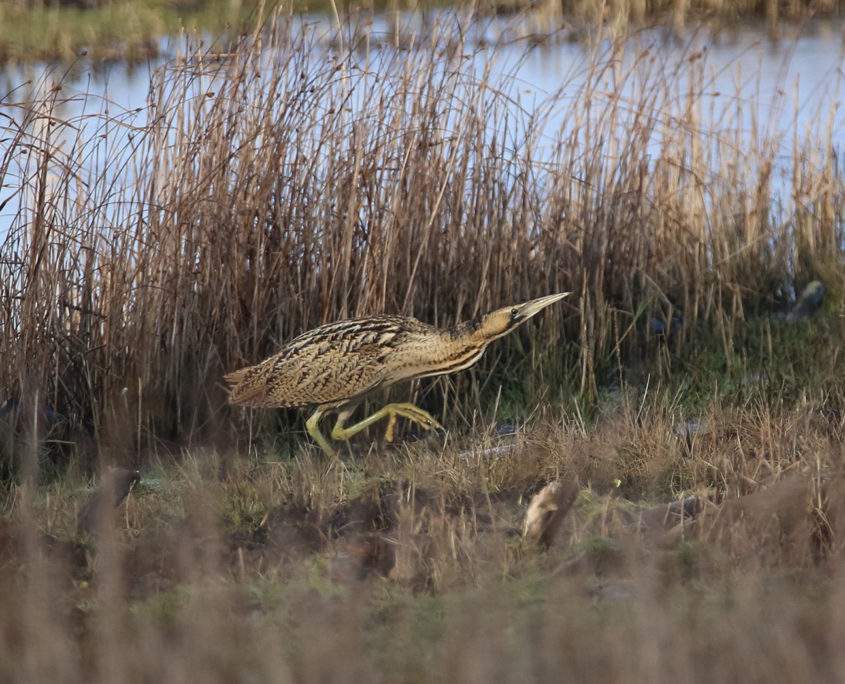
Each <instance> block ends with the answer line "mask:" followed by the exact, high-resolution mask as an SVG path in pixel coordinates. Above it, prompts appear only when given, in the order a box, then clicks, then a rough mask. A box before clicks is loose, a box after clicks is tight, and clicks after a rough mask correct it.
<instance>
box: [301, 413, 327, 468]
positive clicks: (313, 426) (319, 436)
mask: <svg viewBox="0 0 845 684" xmlns="http://www.w3.org/2000/svg"><path fill="white" fill-rule="evenodd" d="M322 415H323V412H322V411H320V410H319V409H317V410H316V411H314V415H313V416H311V417H310V418H309V419H308V420H306V421H305V429H306V430H308V434H309V435H311V439H313V440H314V441H315V442H317V444H319V445H320V448H322V450H323V451H325V452H326V454H328V455H329V456H334V449H332V448H331V446H330V445H329V443H328V441H327V440H326V438H325V437H323V433H322V432H320V427H319V425H318V424H317V423H318V421H319V420H320V417H321V416H322Z"/></svg>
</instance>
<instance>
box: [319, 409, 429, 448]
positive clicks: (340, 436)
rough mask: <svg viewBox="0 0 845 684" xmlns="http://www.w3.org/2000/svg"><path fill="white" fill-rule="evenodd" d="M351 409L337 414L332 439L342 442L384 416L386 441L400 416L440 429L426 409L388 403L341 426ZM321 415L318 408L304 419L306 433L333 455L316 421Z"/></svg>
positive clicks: (391, 434)
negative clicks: (349, 423)
mask: <svg viewBox="0 0 845 684" xmlns="http://www.w3.org/2000/svg"><path fill="white" fill-rule="evenodd" d="M353 410H355V407H352V408H350V409H344V410H342V411H341V412H340V413H339V414H338V416H337V422H336V423H335V425H334V427H333V428H332V439H334V440H336V441H339V442H344V441H346V440H348V439H349V438H350V437H352V436H353V435H356V434H358V433H359V432H361V430H363V429H365V428H368V427H369V426H370V425H372V424H373V423H375V422H377V421H379V420H381V419H382V418H384V417H388V421H387V429H386V430H385V431H384V438H385V439H386V440H387V441H388V442H392V441H393V431H394V429H395V428H396V419H397V418H398V417H400V416H401V417H402V418H407V419H408V420H410V421H412V422H414V423H416V424H417V425H419V426H420V427H421V428H423V429H425V430H430V429H431V428H438V429H442V426H441V425H440V423H438V422H437V421H436V420H435V419H434V418H433V417H432V415H431V414H430V413H429V412H428V411H423V410H422V409H421V408H418V407H416V406H414V405H413V404H388V405H387V406H385V407H384V408H382V409H380V410H378V411H376V412H375V413H374V414H372V415H371V416H367V417H366V418H364V420H362V421H360V422H358V423H355V425H352V426H351V427H348V428H347V427H343V424H344V423H345V422H346V420H347V419H348V418H349V416H350V415H351V414H352V411H353ZM322 415H323V412H322V411H320V410H319V409H318V410H317V411H315V412H314V415H313V416H311V417H310V418H309V419H308V420H307V421H306V423H305V427H306V429H307V430H308V434H309V435H311V438H312V439H313V440H314V441H315V442H317V444H319V445H320V447H321V448H322V450H323V451H325V452H326V453H327V454H328V455H329V456H332V455H334V450H333V449H332V448H331V446H330V445H329V443H328V441H327V440H326V438H325V437H323V434H322V433H321V432H320V428H319V426H318V425H317V422H318V421H319V420H320V418H321V417H322Z"/></svg>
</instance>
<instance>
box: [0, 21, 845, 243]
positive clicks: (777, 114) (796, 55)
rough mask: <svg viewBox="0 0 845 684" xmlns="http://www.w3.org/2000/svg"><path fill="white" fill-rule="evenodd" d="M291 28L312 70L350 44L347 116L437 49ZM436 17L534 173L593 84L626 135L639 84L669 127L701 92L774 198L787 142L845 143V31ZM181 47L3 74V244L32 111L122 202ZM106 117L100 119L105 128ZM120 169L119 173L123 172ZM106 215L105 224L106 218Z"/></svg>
mask: <svg viewBox="0 0 845 684" xmlns="http://www.w3.org/2000/svg"><path fill="white" fill-rule="evenodd" d="M295 21H296V22H297V24H296V28H295V31H296V32H301V31H308V32H311V33H312V34H313V35H314V40H313V44H312V46H313V47H312V49H313V50H315V51H317V53H318V54H317V55H316V60H319V59H320V58H321V57H322V58H325V59H331V58H332V57H333V56H334V55H337V54H339V53H342V51H343V50H345V49H346V47H348V46H349V45H350V44H355V45H356V46H357V47H356V49H355V51H354V53H353V54H354V57H353V61H354V62H356V63H357V64H358V65H360V70H359V72H358V73H357V74H356V75H355V79H354V80H353V81H350V83H351V84H352V85H351V92H350V98H349V103H350V109H351V110H352V114H351V116H353V117H354V116H355V114H354V112H355V110H357V109H358V108H363V107H365V105H366V102H364V99H365V98H366V96H367V95H366V94H367V93H369V92H371V88H372V87H373V85H374V84H373V82H372V79H374V78H375V77H376V75H377V74H378V73H379V72H380V70H382V71H383V68H384V67H383V65H384V64H387V63H389V62H391V61H392V60H399V59H403V58H404V56H405V55H407V51H406V50H407V48H408V45H409V43H410V41H411V36H412V35H413V34H414V32H415V31H416V30H420V31H423V34H422V36H421V37H417V38H416V39H415V40H416V41H417V42H418V43H422V44H426V41H430V40H431V32H432V31H434V30H437V29H436V28H434V29H433V28H432V26H435V27H436V25H437V21H435V22H433V23H432V22H428V23H420V21H419V20H418V19H412V18H409V17H405V18H403V19H401V22H402V23H403V26H404V28H403V29H402V30H401V31H398V32H397V31H393V27H392V22H393V21H394V18H390V17H386V16H381V17H378V16H377V17H375V18H374V19H373V20H372V22H371V23H369V24H368V25H367V26H365V27H364V28H361V27H360V26H358V27H350V26H347V27H346V28H345V31H344V35H343V38H342V39H340V40H338V38H337V35H336V33H335V32H334V29H333V27H332V26H331V24H330V23H329V22H327V21H326V20H323V19H319V18H315V17H300V18H297V19H296V20H295ZM438 21H441V22H443V24H448V23H450V22H455V23H459V24H461V26H460V31H461V35H463V36H464V37H466V38H467V40H466V43H465V45H464V51H465V52H466V53H467V59H469V60H470V61H471V64H472V67H473V69H474V70H475V71H476V73H477V74H478V75H479V76H480V75H482V74H484V73H485V72H489V74H490V76H489V77H488V83H490V84H496V83H501V84H502V92H501V93H499V96H500V100H501V102H504V103H508V104H506V106H507V107H509V108H510V111H509V112H508V114H509V116H506V117H505V116H503V117H501V118H499V119H498V121H499V122H505V121H506V122H507V124H506V126H507V130H500V131H495V130H491V131H490V134H491V135H493V134H494V133H500V134H505V135H509V136H511V137H512V138H513V139H514V141H518V140H520V139H521V138H522V135H523V134H524V132H525V128H526V127H528V126H534V127H536V130H535V131H534V132H533V133H532V135H534V136H535V137H536V139H537V141H538V143H537V150H538V156H537V157H536V158H535V162H536V163H537V164H538V165H542V164H544V163H550V162H551V160H552V159H553V156H554V149H555V148H556V146H559V141H560V140H563V139H566V137H567V135H568V133H569V132H570V130H571V129H572V127H573V126H574V125H575V122H573V121H572V120H571V118H570V116H569V114H570V112H571V111H572V105H573V102H575V101H576V100H577V99H578V98H583V97H584V89H585V87H586V85H587V84H589V85H590V87H591V89H592V90H591V93H592V97H593V98H594V99H595V102H596V104H595V106H594V109H591V110H590V111H595V112H597V113H596V116H602V115H603V112H606V111H607V107H608V103H616V104H617V106H618V109H619V111H620V112H621V113H620V114H618V120H617V121H616V124H615V125H616V126H617V128H618V131H619V135H620V136H624V135H625V134H626V130H627V127H628V125H629V123H630V121H631V120H632V119H633V118H634V117H636V116H638V115H640V114H641V113H642V112H641V111H640V105H639V103H640V101H641V98H642V93H641V92H639V91H638V84H640V83H643V82H645V81H648V82H653V81H654V80H655V79H665V80H666V81H667V83H670V86H669V87H667V93H670V96H669V97H668V99H667V101H666V102H664V103H662V104H661V109H660V112H661V113H659V114H658V115H660V116H666V117H667V119H671V118H672V117H673V116H676V115H677V112H678V111H681V110H682V109H683V107H684V101H685V98H686V97H687V96H688V94H689V92H690V89H691V88H695V89H696V90H698V91H700V92H698V95H700V96H702V97H703V99H704V102H705V106H704V109H703V112H702V117H703V120H702V123H701V125H702V129H704V130H716V131H717V132H718V130H719V128H720V124H721V123H722V122H724V127H725V129H726V130H729V131H730V132H731V133H730V134H731V136H733V138H732V140H731V141H730V142H731V144H740V145H749V146H758V145H759V144H760V143H761V141H773V140H774V141H777V142H776V144H777V159H779V160H780V161H781V162H782V163H783V168H781V169H776V172H775V174H774V176H775V180H774V181H773V182H774V183H775V191H776V192H781V193H782V194H787V193H788V189H787V187H786V185H785V183H786V181H785V180H783V178H785V176H786V175H788V173H789V169H788V166H789V164H790V163H791V159H792V154H791V152H792V146H793V144H794V142H797V143H798V144H803V142H804V141H805V140H806V139H808V138H809V139H813V137H814V136H816V137H817V138H818V139H823V138H824V135H823V133H824V132H826V131H832V140H833V143H834V146H835V147H837V148H838V147H839V145H840V144H841V141H842V140H845V138H843V136H842V133H843V125H845V115H844V114H843V110H842V106H841V103H840V97H841V94H842V81H843V46H844V45H845V43H843V24H842V23H840V22H824V23H823V22H816V23H812V24H806V25H805V26H803V27H802V28H801V30H800V32H799V33H798V35H797V36H796V37H793V38H782V39H781V40H779V41H777V42H773V41H770V40H768V39H767V37H766V35H765V30H764V27H763V26H762V25H753V24H743V25H740V26H738V27H736V28H735V29H734V30H733V31H731V32H730V33H725V32H723V33H721V34H720V35H718V36H715V37H714V36H711V35H709V34H708V33H706V32H704V31H700V32H691V33H689V34H688V35H686V36H682V37H680V38H679V37H677V36H667V35H666V34H665V33H664V32H663V31H662V30H659V29H654V30H650V31H642V32H640V33H638V34H636V35H635V36H634V37H632V38H630V39H629V40H628V41H627V43H626V44H625V46H624V48H620V46H619V44H618V43H614V42H613V41H612V40H609V39H605V40H598V41H594V42H593V43H592V47H588V46H587V44H585V43H580V42H566V41H559V40H545V41H538V42H539V44H536V45H533V41H532V40H529V39H526V38H523V37H520V35H519V28H518V26H517V25H516V24H504V25H503V24H501V23H499V22H495V21H481V20H477V21H468V20H466V18H464V17H461V16H460V15H456V14H448V15H447V14H443V15H441V16H440V17H439V19H438ZM415 24H416V25H415ZM440 30H441V32H442V33H443V34H444V35H447V36H448V35H452V36H454V32H452V33H451V34H450V32H449V31H444V30H443V29H442V26H441V29H440ZM425 31H428V32H429V33H428V34H426V33H425ZM552 37H554V36H552ZM186 42H187V41H185V40H184V39H163V40H162V48H163V49H162V51H163V54H164V57H162V58H160V59H158V60H155V61H151V62H148V63H144V64H141V65H135V66H134V67H133V68H131V69H130V68H129V67H127V65H125V64H123V63H120V62H111V63H109V64H101V65H98V66H97V68H94V66H92V65H85V64H84V63H80V64H79V65H76V66H75V67H74V68H72V69H70V70H64V71H63V69H62V68H59V67H56V66H46V65H39V66H35V67H31V68H29V69H26V70H24V69H20V70H12V71H8V70H7V72H6V73H5V75H4V79H5V82H6V86H5V88H3V89H0V93H3V92H5V93H6V94H5V96H4V97H3V98H2V100H0V112H2V116H3V118H2V121H0V153H2V154H12V155H18V160H17V161H16V162H15V163H13V164H11V165H10V175H9V176H7V177H6V178H5V179H4V187H2V188H0V241H2V240H3V239H4V238H5V237H6V236H8V235H9V234H10V232H11V231H22V230H24V229H25V226H26V223H27V216H26V215H27V212H28V211H30V209H29V207H30V206H32V204H33V202H32V198H31V197H29V196H28V195H27V192H28V190H27V188H29V187H31V186H32V185H33V174H34V173H35V170H36V165H35V164H33V163H32V162H31V161H29V160H28V159H27V153H26V151H24V150H9V149H8V148H6V149H3V148H2V146H3V145H4V144H5V145H8V141H9V140H10V139H11V138H12V137H13V136H14V134H15V130H16V128H17V127H19V126H23V127H26V128H27V129H28V130H29V131H30V132H31V133H33V134H35V135H36V136H38V135H41V134H42V133H43V132H44V127H45V126H46V125H48V124H47V123H45V122H46V121H47V119H46V118H45V116H40V117H39V116H33V115H32V114H33V105H32V104H31V103H32V102H33V101H37V100H38V99H39V98H40V97H44V96H45V95H46V94H47V93H49V92H50V90H51V89H52V88H54V87H55V86H56V85H60V87H61V91H60V98H59V99H60V103H59V104H58V105H57V106H56V109H55V111H53V112H52V116H55V117H58V118H61V119H64V120H66V121H70V122H72V124H73V125H72V127H70V128H71V129H72V130H74V131H78V132H79V134H78V136H79V137H78V138H77V139H76V140H77V142H76V144H77V146H78V144H79V140H80V139H83V140H84V139H98V138H99V139H100V140H102V141H103V142H102V143H98V144H97V145H95V146H93V147H91V148H90V149H88V150H87V151H85V152H84V154H83V156H82V158H80V159H77V158H74V163H79V164H80V165H81V168H83V169H85V170H86V173H87V176H86V179H87V180H86V182H93V181H94V180H96V179H100V180H101V181H102V182H110V183H116V184H117V185H119V187H120V188H122V189H121V192H128V185H129V184H131V182H132V180H131V176H130V175H127V176H126V177H120V178H117V177H115V176H116V175H119V173H118V172H116V171H115V170H114V169H115V168H116V166H115V163H114V160H115V159H116V158H117V157H118V156H119V154H120V153H121V151H124V152H125V150H126V149H127V145H131V136H132V134H133V131H136V130H140V129H143V128H144V127H145V126H146V125H147V124H148V123H149V120H150V118H151V117H152V116H154V115H155V111H156V110H155V108H154V107H152V106H151V104H150V103H151V102H154V101H155V99H156V98H150V83H151V78H152V76H153V74H154V73H155V71H156V70H157V69H161V68H163V67H164V66H165V65H166V64H167V63H168V60H172V59H174V58H176V56H177V55H178V54H179V53H180V52H181V51H185V47H186V46H185V43H186ZM446 43H447V44H448V41H446ZM396 44H399V45H400V47H399V48H397V47H396ZM532 45H533V46H532ZM468 46H469V47H468ZM187 51H190V48H188V50H187ZM591 51H593V52H597V53H598V54H600V55H601V58H600V59H599V60H598V61H600V62H602V63H603V64H605V65H606V66H607V68H606V71H605V72H604V73H603V74H602V75H601V76H598V77H597V76H596V75H595V74H594V73H591V72H590V65H591V64H595V63H596V61H597V60H596V59H595V57H594V56H592V57H591V54H590V53H591ZM311 57H312V58H314V57H315V56H314V55H312V56H311ZM444 64H445V62H444ZM380 65H381V66H380ZM444 68H447V67H444ZM215 78H216V77H215V76H214V75H213V74H211V75H209V76H208V77H207V78H205V79H203V80H202V81H200V80H198V81H197V90H196V96H197V97H202V92H203V89H207V90H213V89H214V87H215ZM672 93H674V95H671V94H672ZM162 95H164V96H165V97H166V93H165V94H162V93H159V94H158V95H157V97H158V98H159V100H160V99H161V97H162ZM36 111H37V108H36ZM43 113H44V112H42V114H43ZM102 114H108V117H109V120H108V121H106V120H105V119H104V117H103V116H102ZM537 117H540V118H542V125H541V126H538V124H537V121H536V120H535V119H536V118H537ZM495 125H496V124H495V123H494V124H493V127H494V128H495ZM500 125H502V126H505V124H504V123H501V124H500ZM761 129H762V130H761ZM737 131H738V132H739V138H737V137H736V136H737ZM718 137H719V136H718V134H717V135H716V136H714V139H713V141H712V142H713V144H714V145H717V144H720V143H721V144H724V143H725V141H724V140H719V139H718ZM661 142H662V141H661V139H660V137H659V135H655V136H654V137H652V138H651V139H650V140H649V141H648V145H649V149H650V150H652V151H654V153H655V154H656V153H657V151H658V149H659V147H660V145H661ZM624 143H625V141H624V138H622V139H620V141H619V145H624ZM52 144H53V145H55V149H56V150H57V154H58V156H59V157H60V156H61V155H62V154H67V155H69V157H71V156H73V155H74V154H76V155H77V157H79V155H80V154H82V152H81V151H80V150H78V149H75V148H74V147H73V145H74V142H73V140H70V139H68V140H64V141H62V140H56V139H55V138H54V139H53V140H52ZM515 144H517V143H516V142H515ZM29 156H32V155H29ZM714 158H716V159H717V158H718V155H714ZM122 164H123V162H121V164H118V165H117V166H118V167H120V168H123V166H122ZM712 171H713V173H716V172H717V170H716V169H713V170H712ZM136 173H137V171H136ZM102 219H103V223H104V225H108V223H109V216H108V210H106V212H105V215H104V216H103V217H102Z"/></svg>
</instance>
